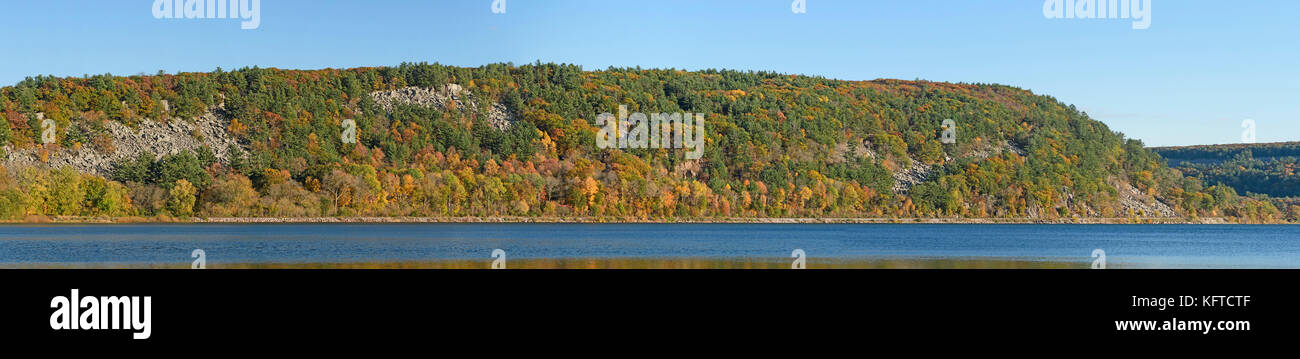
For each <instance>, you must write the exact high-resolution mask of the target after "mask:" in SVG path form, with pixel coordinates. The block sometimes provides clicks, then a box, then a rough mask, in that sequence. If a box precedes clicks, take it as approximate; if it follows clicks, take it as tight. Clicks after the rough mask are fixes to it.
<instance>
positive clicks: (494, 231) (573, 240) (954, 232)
mask: <svg viewBox="0 0 1300 359" xmlns="http://www.w3.org/2000/svg"><path fill="white" fill-rule="evenodd" d="M1298 239H1300V226H1285V225H1278V226H1260V225H1256V226H1244V225H1240V226H1239V225H992V224H971V225H966V224H934V225H931V224H140V225H136V224H129V225H128V224H123V225H3V226H0V267H9V268H13V267H20V268H22V267H38V268H39V267H65V266H71V267H102V266H107V267H140V266H143V267H188V266H189V264H190V262H191V261H192V260H193V259H192V258H191V256H190V254H191V252H192V251H193V250H194V249H196V248H197V249H203V250H204V251H205V253H206V260H207V262H208V263H209V266H211V267H218V268H219V267H222V266H227V267H268V266H269V267H276V266H285V267H311V266H312V265H319V264H330V265H327V266H324V267H470V268H475V267H486V266H487V265H488V263H490V262H491V261H492V258H490V253H491V252H492V250H493V249H497V248H500V249H503V250H505V251H506V253H507V258H508V261H509V262H508V263H509V267H510V268H529V267H562V268H570V267H596V268H604V267H616V268H665V267H667V268H676V267H691V268H700V267H703V268H734V267H744V268H750V267H757V268H780V267H782V266H784V267H785V268H788V267H789V263H790V261H791V259H790V256H791V252H792V251H793V250H794V249H802V250H804V251H805V252H806V253H807V257H808V259H807V261H808V267H810V268H814V267H820V268H825V267H849V268H1021V267H1029V268H1036V267H1045V268H1058V267H1063V268H1087V267H1088V266H1089V265H1090V263H1091V262H1092V261H1093V258H1091V253H1092V251H1093V250H1094V249H1103V250H1105V252H1106V259H1107V264H1108V267H1111V268H1300V240H1298ZM438 263H444V264H445V263H455V264H456V265H450V266H447V265H441V264H438ZM738 263H739V264H738Z"/></svg>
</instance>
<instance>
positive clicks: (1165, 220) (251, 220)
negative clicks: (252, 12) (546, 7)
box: [0, 217, 1287, 225]
mask: <svg viewBox="0 0 1300 359" xmlns="http://www.w3.org/2000/svg"><path fill="white" fill-rule="evenodd" d="M310 223H392V224H402V223H548V224H562V223H574V224H594V223H609V224H618V223H621V224H641V223H644V224H674V223H675V224H725V223H735V224H1134V225H1140V224H1287V223H1286V222H1280V223H1243V222H1237V221H1234V220H1232V219H1228V218H1221V217H1213V218H1197V219H1189V218H1173V217H1134V218H1061V219H1036V218H742V217H737V218H673V219H628V218H601V217H212V218H183V219H182V218H170V217H52V218H51V217H28V218H27V219H24V220H6V221H0V225H3V224H310Z"/></svg>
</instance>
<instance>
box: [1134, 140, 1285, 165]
mask: <svg viewBox="0 0 1300 359" xmlns="http://www.w3.org/2000/svg"><path fill="white" fill-rule="evenodd" d="M1151 150H1152V151H1155V152H1156V153H1157V154H1159V155H1160V156H1161V157H1164V158H1165V159H1166V160H1168V161H1169V164H1170V165H1172V166H1177V165H1179V164H1181V163H1182V162H1193V163H1218V162H1226V161H1230V160H1233V159H1235V158H1237V157H1239V156H1241V155H1243V154H1246V153H1249V155H1250V157H1253V158H1261V159H1272V158H1279V159H1280V158H1286V157H1300V142H1277V143H1258V144H1256V143H1239V144H1225V145H1199V146H1179V147H1153V148H1151Z"/></svg>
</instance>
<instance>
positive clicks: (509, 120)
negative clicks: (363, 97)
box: [370, 84, 515, 131]
mask: <svg viewBox="0 0 1300 359" xmlns="http://www.w3.org/2000/svg"><path fill="white" fill-rule="evenodd" d="M370 98H372V99H374V100H375V103H376V104H378V105H379V107H381V108H383V109H384V110H385V111H389V112H391V111H392V110H393V106H394V105H398V104H401V105H413V106H421V107H433V108H436V109H438V110H439V111H447V110H448V109H449V108H453V104H454V108H455V109H457V110H458V111H478V108H479V107H478V102H476V101H475V99H474V93H473V92H470V91H468V90H465V89H464V88H463V87H461V86H460V85H457V84H446V85H443V86H442V87H437V88H434V87H403V88H400V89H396V90H392V91H375V92H371V93H370ZM484 115H486V117H487V120H488V124H489V125H491V126H492V127H495V128H497V129H499V130H502V131H505V130H507V129H509V128H510V125H511V124H513V123H514V122H515V116H514V115H513V114H511V113H510V110H509V109H508V108H507V107H506V105H503V104H501V103H497V102H493V103H492V104H491V105H490V106H488V108H487V111H486V113H485V114H484Z"/></svg>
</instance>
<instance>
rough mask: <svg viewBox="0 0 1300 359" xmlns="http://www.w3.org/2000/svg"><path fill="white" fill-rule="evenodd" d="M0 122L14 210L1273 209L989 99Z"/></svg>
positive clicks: (1144, 213) (521, 85) (465, 83)
mask: <svg viewBox="0 0 1300 359" xmlns="http://www.w3.org/2000/svg"><path fill="white" fill-rule="evenodd" d="M620 105H622V106H627V107H628V109H629V110H630V111H632V112H640V113H677V112H685V113H702V114H705V116H706V129H707V130H706V140H705V145H704V155H703V158H701V159H699V160H688V159H686V158H685V156H684V155H683V153H682V152H681V151H680V150H674V149H625V150H619V149H598V148H597V146H596V134H597V132H598V131H599V128H597V125H596V121H595V119H596V118H597V115H599V114H601V113H612V112H615V111H616V110H617V108H618V106H620ZM0 110H2V111H3V114H2V115H0V121H2V122H3V123H0V143H3V144H5V147H4V152H5V153H4V156H5V160H4V162H3V164H4V166H5V170H4V171H0V216H2V217H5V218H8V219H23V218H28V217H31V216H105V217H123V216H144V217H149V216H170V217H188V216H198V217H334V216H346V217H355V216H374V217H383V216H415V217H467V216H473V217H501V216H511V217H544V218H551V217H588V218H598V219H607V220H675V219H693V220H709V219H721V218H767V217H801V218H827V217H836V218H863V217H873V218H881V217H885V218H888V217H901V218H908V217H927V218H928V217H943V218H1025V219H1036V220H1056V219H1069V218H1075V217H1093V218H1132V217H1180V218H1199V217H1228V218H1230V219H1231V220H1234V221H1246V222H1270V221H1277V220H1281V219H1282V216H1281V215H1280V214H1279V212H1278V211H1277V210H1276V209H1275V208H1274V207H1273V205H1272V204H1270V203H1269V202H1268V201H1266V200H1262V199H1257V198H1249V197H1243V196H1237V195H1236V194H1235V192H1232V191H1231V188H1227V189H1226V190H1225V188H1224V187H1222V186H1206V185H1203V184H1201V183H1200V182H1199V181H1198V180H1196V179H1194V178H1184V177H1182V176H1181V175H1179V173H1178V172H1176V171H1171V170H1170V169H1169V168H1167V167H1166V166H1165V164H1164V161H1163V160H1162V159H1161V158H1160V157H1159V156H1157V155H1156V154H1154V153H1153V152H1151V151H1149V150H1147V149H1145V148H1144V147H1143V145H1142V143H1141V142H1140V141H1137V140H1133V139H1126V138H1124V136H1123V135H1122V134H1119V133H1116V132H1114V131H1111V130H1110V129H1109V128H1107V126H1106V125H1105V124H1103V123H1101V122H1098V121H1095V120H1092V119H1090V118H1089V117H1088V116H1087V115H1086V114H1084V113H1082V112H1080V111H1078V110H1076V109H1075V108H1074V107H1073V106H1068V105H1065V104H1062V103H1060V102H1059V101H1057V100H1055V99H1053V98H1051V97H1046V96H1039V95H1035V94H1033V93H1031V92H1029V91H1026V90H1022V89H1017V88H1012V87H1008V86H1000V85H983V84H949V83H936V82H926V81H899V80H877V81H840V80H832V79H826V78H820V77H809V76H796V75H786V74H778V73H770V72H740V71H727V70H706V71H695V72H690V71H682V70H671V69H669V70H648V69H639V68H637V69H632V68H610V69H607V70H603V71H583V70H582V69H581V68H580V67H577V66H569V65H556V64H540V63H539V64H533V65H525V66H515V65H511V64H493V65H487V66H483V67H478V68H462V67H450V66H442V65H437V64H403V65H401V66H397V67H379V68H357V69H347V70H335V69H327V70H311V71H300V70H280V69H262V68H245V69H240V70H236V71H223V70H220V69H218V70H217V71H215V72H211V73H181V74H175V75H169V74H161V73H160V74H158V75H155V76H143V75H140V76H129V77H118V76H111V75H100V76H86V77H81V78H55V77H36V78H29V79H27V80H24V81H22V82H20V83H18V84H17V85H15V86H11V87H5V88H3V89H0ZM349 119H350V120H355V123H356V126H357V137H356V138H357V141H356V143H354V144H353V143H345V142H344V141H343V137H342V135H343V134H344V133H345V131H346V129H344V127H345V126H344V123H345V120H349ZM944 119H952V120H954V121H955V122H956V124H957V129H956V143H952V144H947V143H944V142H943V141H941V140H940V139H941V135H942V131H943V128H942V127H941V123H942V121H943V120H944ZM46 120H49V121H48V122H52V123H53V124H54V126H52V128H53V131H54V136H53V137H54V140H55V141H54V142H53V143H49V144H43V143H42V142H43V141H42V140H43V139H42V135H43V133H42V132H45V128H46V127H43V125H46V124H48V123H47V121H46Z"/></svg>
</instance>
